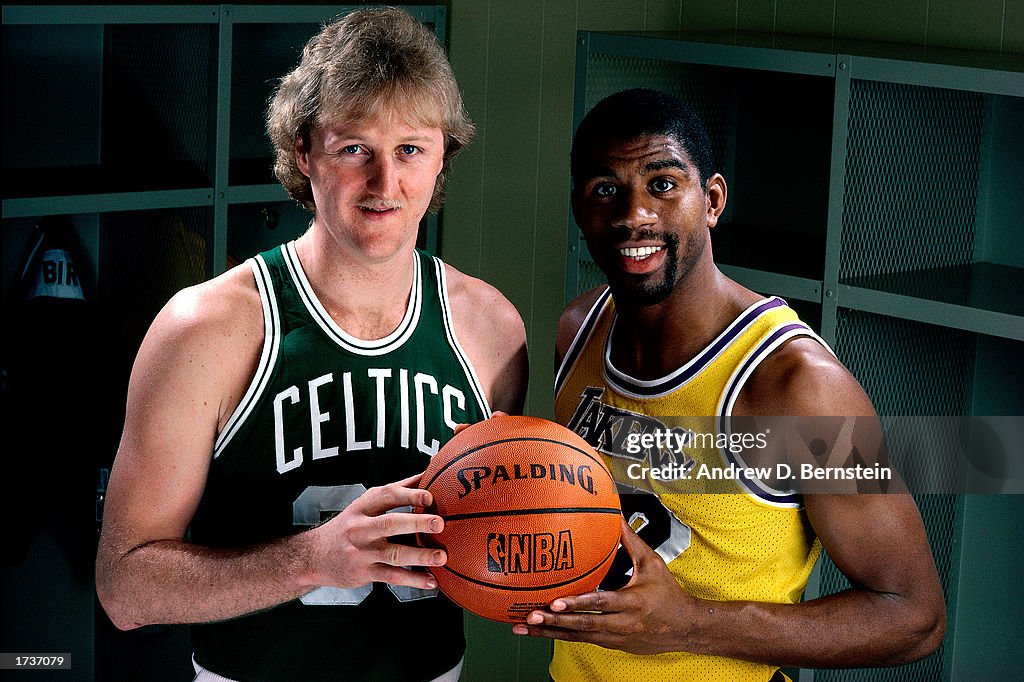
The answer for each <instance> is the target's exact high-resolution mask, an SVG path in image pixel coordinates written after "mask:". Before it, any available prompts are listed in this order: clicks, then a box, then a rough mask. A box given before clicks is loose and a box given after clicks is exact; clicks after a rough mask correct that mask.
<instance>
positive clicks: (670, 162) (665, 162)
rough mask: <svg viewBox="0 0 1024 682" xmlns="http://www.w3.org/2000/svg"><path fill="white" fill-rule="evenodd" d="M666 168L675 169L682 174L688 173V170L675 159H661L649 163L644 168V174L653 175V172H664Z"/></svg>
mask: <svg viewBox="0 0 1024 682" xmlns="http://www.w3.org/2000/svg"><path fill="white" fill-rule="evenodd" d="M666 168H676V169H678V170H680V171H682V172H683V173H688V172H689V169H688V168H687V167H686V166H685V165H684V164H683V162H681V161H678V160H676V159H661V160H659V161H651V162H650V163H649V164H647V165H646V166H644V174H647V173H654V172H655V171H660V170H665V169H666Z"/></svg>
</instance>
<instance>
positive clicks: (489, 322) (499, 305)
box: [444, 263, 526, 338]
mask: <svg viewBox="0 0 1024 682" xmlns="http://www.w3.org/2000/svg"><path fill="white" fill-rule="evenodd" d="M444 267H445V278H446V279H447V280H448V300H449V301H450V303H451V307H452V315H453V316H454V317H455V320H456V324H457V325H459V326H460V327H461V328H463V329H466V330H468V331H469V332H470V333H471V334H477V333H480V334H484V335H487V336H490V335H493V334H501V335H513V336H515V335H518V334H519V333H520V332H522V337H523V338H525V337H526V331H525V328H524V327H523V318H522V317H521V316H520V315H519V311H518V310H516V307H515V306H514V305H512V303H511V301H509V300H508V299H507V298H505V296H504V294H502V293H501V292H500V291H498V289H497V288H495V287H494V286H492V285H490V284H488V283H487V282H485V281H483V280H482V279H478V278H476V277H472V276H470V275H467V274H466V273H464V272H461V271H459V270H457V269H456V268H454V267H452V266H451V265H448V264H447V263H445V266H444ZM460 322H461V323H462V324H459V323H460Z"/></svg>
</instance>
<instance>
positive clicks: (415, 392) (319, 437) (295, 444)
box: [273, 367, 469, 474]
mask: <svg viewBox="0 0 1024 682" xmlns="http://www.w3.org/2000/svg"><path fill="white" fill-rule="evenodd" d="M396 374H397V376H395V375H396ZM409 374H410V372H409V370H407V369H398V370H393V369H390V368H379V367H371V368H369V369H367V370H366V372H365V373H353V372H342V373H340V376H338V375H336V374H335V373H327V374H324V375H322V376H319V377H316V378H315V379H311V380H309V381H308V382H306V385H305V386H303V387H302V388H300V386H301V384H299V385H295V386H289V387H288V388H286V389H284V390H283V391H281V392H280V393H278V394H277V395H276V396H275V397H274V402H273V408H274V409H273V411H274V449H275V453H276V459H277V471H278V473H281V474H284V473H287V472H289V471H292V470H293V469H296V468H298V467H300V466H302V465H303V464H304V463H305V462H307V461H315V460H320V459H328V458H331V457H337V456H338V455H340V454H342V453H343V452H358V451H364V450H370V449H372V448H381V449H383V448H387V447H395V444H393V443H391V444H389V443H387V442H386V441H387V438H388V425H387V420H388V418H389V416H390V417H391V418H392V419H393V418H394V417H395V412H396V410H395V409H394V406H395V403H396V402H397V404H398V410H397V412H398V415H397V417H398V419H399V421H400V424H399V426H400V428H399V430H398V440H399V443H398V447H400V448H405V449H408V448H409V447H410V444H411V443H412V440H413V436H412V430H413V428H415V434H416V435H415V445H414V447H415V448H416V449H417V450H418V451H419V452H422V453H424V454H427V455H431V456H432V455H434V454H435V453H436V452H437V450H438V448H439V447H440V443H441V442H442V441H444V440H447V439H448V437H450V436H451V431H454V429H455V426H456V424H459V423H461V422H466V421H468V420H469V414H468V412H467V411H466V396H465V394H464V393H463V392H462V391H461V390H460V389H458V388H455V387H454V386H451V385H448V384H444V385H441V384H439V383H438V380H437V379H436V378H435V377H433V376H431V375H430V374H426V373H423V372H417V373H415V374H414V375H413V376H412V380H411V381H410V376H409ZM336 379H340V381H337V382H336ZM339 384H340V386H339ZM339 388H340V390H339ZM339 393H340V395H338V394H339ZM369 396H373V398H372V399H368V397H369ZM298 411H302V412H304V413H306V414H307V415H308V419H309V422H308V423H309V428H308V431H306V427H305V426H303V427H301V431H300V432H299V433H296V432H295V429H296V427H295V426H294V424H296V423H297V422H296V417H298V416H299V415H300V414H301V413H302V412H298ZM338 411H341V412H342V414H336V413H337V412H338ZM302 421H305V418H302ZM413 422H415V423H413ZM439 422H443V424H444V428H445V429H447V430H449V432H447V433H439V432H437V429H438V426H437V424H438V423H439ZM368 424H372V426H368ZM286 425H288V426H287V427H286Z"/></svg>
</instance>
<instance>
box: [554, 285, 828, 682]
mask: <svg viewBox="0 0 1024 682" xmlns="http://www.w3.org/2000/svg"><path fill="white" fill-rule="evenodd" d="M616 319H617V318H616V314H615V306H614V302H613V301H612V297H611V295H610V292H609V291H608V290H605V291H604V292H603V293H602V294H601V296H600V297H599V298H598V300H597V302H596V303H595V304H594V306H593V308H591V310H590V312H589V314H588V315H587V318H586V320H585V321H584V323H583V325H582V326H581V328H580V331H579V333H578V334H577V335H576V338H575V339H574V341H573V343H572V345H571V346H570V348H569V351H568V352H567V353H566V355H565V359H564V360H563V362H562V365H561V367H560V368H559V371H558V374H557V377H556V385H555V391H556V397H555V415H556V418H557V420H558V421H559V422H560V423H562V424H565V425H567V426H568V427H569V428H570V429H572V430H573V431H575V432H577V433H579V434H580V435H581V436H582V437H583V438H584V439H586V440H587V441H588V442H589V443H590V444H591V445H592V446H594V447H595V448H596V449H597V450H598V451H600V452H601V453H602V454H603V455H604V458H605V461H606V462H607V463H608V465H609V468H610V469H611V470H612V472H613V474H614V475H615V478H616V481H617V482H619V484H620V493H622V494H621V496H620V497H621V500H622V505H623V515H624V516H625V517H626V519H627V521H628V522H629V524H630V526H631V527H632V528H633V529H634V530H636V531H637V533H638V534H639V535H640V537H641V538H643V539H644V540H645V541H646V542H647V544H649V545H650V546H651V547H652V548H653V549H654V550H655V551H656V552H657V553H658V554H659V555H660V556H661V557H662V558H663V559H664V560H665V563H666V564H667V565H668V568H669V570H670V571H671V572H672V574H673V575H674V576H675V578H676V581H677V582H678V583H679V584H680V585H681V586H682V587H683V588H684V589H685V590H686V591H687V592H689V593H690V594H692V595H694V596H696V597H699V598H701V599H710V600H719V601H732V600H747V601H761V602H774V603H790V604H791V603H796V602H798V601H799V600H800V598H801V595H802V593H803V590H804V587H805V586H806V584H807V578H808V576H809V575H810V573H811V570H812V569H813V567H814V563H815V561H817V558H818V555H819V553H820V552H821V545H820V543H819V542H818V540H817V539H816V538H815V537H814V536H813V533H812V532H811V531H810V528H809V526H808V525H807V524H806V519H805V517H804V514H803V511H802V506H801V503H800V498H799V496H798V495H796V494H795V493H793V492H792V491H784V490H775V489H773V488H772V487H770V486H769V485H767V484H765V483H763V482H762V481H759V480H755V479H751V478H749V477H739V478H737V479H736V480H730V481H727V482H726V483H724V484H723V482H722V481H715V482H714V485H713V486H711V487H708V486H704V487H702V482H701V479H700V478H699V477H698V476H697V474H698V472H700V471H702V470H703V471H707V470H708V467H713V468H718V469H719V470H722V469H723V467H727V466H729V465H730V462H731V463H732V466H734V467H742V466H743V464H742V462H741V461H737V460H736V457H737V456H736V455H735V454H734V453H733V452H732V450H731V449H730V448H729V447H728V446H727V445H725V441H721V440H719V438H720V437H722V436H723V435H725V436H727V435H728V432H729V417H730V416H731V412H732V406H733V405H734V404H735V401H736V396H737V395H738V394H739V391H740V389H741V388H742V387H743V384H744V382H745V381H746V379H747V378H748V377H749V376H750V373H751V372H752V371H753V370H754V369H755V368H756V367H757V366H758V364H759V363H760V362H761V361H762V360H763V359H764V358H765V357H766V356H767V355H768V354H769V353H771V352H772V351H773V350H775V349H776V348H778V347H779V346H780V345H781V344H782V343H784V342H785V341H787V340H788V339H791V338H793V337H795V336H812V337H814V338H817V337H816V336H815V335H814V332H812V331H811V330H810V329H809V328H808V327H807V326H806V325H805V324H803V323H802V322H800V321H799V320H798V318H797V316H796V313H794V312H793V310H792V309H791V308H789V307H788V306H786V304H785V301H783V300H782V299H780V298H775V297H773V298H768V299H764V300H762V301H759V302H758V303H756V304H754V305H752V306H751V307H750V308H748V309H747V310H745V311H744V312H743V313H742V314H740V315H739V316H738V317H737V318H736V319H735V320H734V321H733V322H732V323H731V324H730V325H729V326H728V327H727V328H726V329H725V330H724V331H723V332H722V333H721V334H720V335H719V336H718V338H716V339H714V341H712V342H711V343H710V344H709V345H708V346H707V347H706V348H705V349H704V350H703V351H701V352H700V353H698V354H697V356H696V357H694V358H693V359H692V360H691V361H689V362H688V363H686V364H685V365H684V366H682V367H680V368H678V369H677V370H676V371H674V372H672V373H671V374H669V375H668V376H666V377H663V378H661V379H657V380H654V381H641V380H638V379H635V378H633V377H630V376H628V375H626V374H625V373H623V372H621V371H619V370H617V369H616V368H615V367H613V366H612V363H611V337H612V330H613V329H614V326H615V323H616ZM819 341H820V339H819ZM822 343H824V342H822ZM709 429H713V430H714V433H712V434H708V433H707V432H708V431H709ZM657 432H661V433H688V434H690V435H691V436H693V435H694V434H700V436H703V437H704V438H701V437H700V436H695V437H693V438H690V440H689V441H687V443H688V445H687V447H678V448H672V447H671V446H670V444H669V443H668V442H665V443H661V444H660V445H661V446H664V447H659V446H658V445H654V446H652V445H651V440H650V439H648V440H647V441H646V442H641V441H640V438H639V437H638V435H637V434H643V433H648V434H654V433H657ZM666 438H667V436H666ZM679 444H680V445H681V444H682V441H679ZM643 445H647V446H648V447H646V448H645V447H643ZM666 465H668V467H669V468H668V469H664V470H666V471H676V472H684V471H685V472H687V475H686V476H684V477H682V478H681V479H680V480H669V481H661V480H651V479H650V478H649V477H647V476H646V474H644V472H645V471H648V472H649V470H650V469H652V468H659V467H661V468H664V467H665V466H666ZM690 477H692V478H693V480H692V481H691V480H689V478H690ZM682 479H687V480H682ZM723 485H725V486H727V487H725V488H724V490H725V492H722V491H723ZM712 489H713V490H714V491H715V492H708V491H709V490H712ZM620 554H623V553H622V552H620ZM631 566H632V564H631V563H630V562H629V561H628V558H627V557H625V556H622V557H620V560H619V562H618V565H617V566H613V568H612V571H611V572H610V574H609V579H610V580H612V581H614V578H615V577H616V576H614V575H612V573H614V572H616V571H622V572H624V571H625V570H627V569H629V568H630V567H631ZM626 579H627V576H625V575H624V576H622V577H621V579H620V581H619V584H618V585H615V584H610V585H608V587H611V588H614V587H616V586H621V584H622V582H624V581H625V580H626ZM550 672H551V676H552V677H553V678H554V679H555V680H557V681H558V682H563V681H564V680H581V681H583V680H585V681H587V682H592V681H594V680H616V681H620V680H645V681H647V680H666V681H667V680H673V681H674V682H678V681H680V680H707V681H708V682H718V681H719V680H758V681H759V682H764V681H765V680H768V679H769V678H770V677H771V676H772V674H773V673H774V672H775V668H774V667H773V666H767V665H761V664H757V663H749V662H746V661H741V660H736V659H730V658H723V657H717V656H698V655H695V654H690V653H682V652H681V653H666V654H658V655H652V656H638V655H634V654H628V653H625V652H622V651H618V650H611V649H605V648H603V647H599V646H594V645H591V644H578V643H572V642H562V641H556V642H555V654H554V658H553V660H552V662H551V668H550Z"/></svg>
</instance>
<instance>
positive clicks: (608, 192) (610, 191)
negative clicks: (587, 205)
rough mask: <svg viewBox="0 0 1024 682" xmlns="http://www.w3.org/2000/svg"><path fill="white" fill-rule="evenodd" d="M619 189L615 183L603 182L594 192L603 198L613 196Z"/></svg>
mask: <svg viewBox="0 0 1024 682" xmlns="http://www.w3.org/2000/svg"><path fill="white" fill-rule="evenodd" d="M617 191H618V190H617V189H616V187H615V185H612V184H610V183H607V182H602V183H601V184H599V185H596V186H595V187H594V194H596V195H597V196H599V197H603V198H608V197H613V196H615V193H616V192H617Z"/></svg>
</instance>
